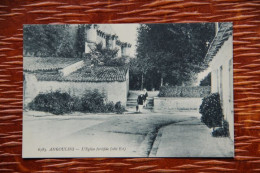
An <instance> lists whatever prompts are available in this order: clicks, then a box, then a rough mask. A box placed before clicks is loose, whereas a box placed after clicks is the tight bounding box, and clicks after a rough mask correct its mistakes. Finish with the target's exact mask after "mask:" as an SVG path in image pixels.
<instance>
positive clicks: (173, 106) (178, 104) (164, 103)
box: [154, 97, 202, 112]
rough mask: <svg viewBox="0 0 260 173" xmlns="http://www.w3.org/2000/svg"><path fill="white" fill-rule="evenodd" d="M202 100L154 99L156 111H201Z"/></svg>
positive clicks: (182, 98)
mask: <svg viewBox="0 0 260 173" xmlns="http://www.w3.org/2000/svg"><path fill="white" fill-rule="evenodd" d="M201 103H202V98H184V97H154V111H156V112H158V111H163V112H171V111H182V110H199V107H200V105H201Z"/></svg>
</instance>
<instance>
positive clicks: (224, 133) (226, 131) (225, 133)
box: [212, 120, 229, 137]
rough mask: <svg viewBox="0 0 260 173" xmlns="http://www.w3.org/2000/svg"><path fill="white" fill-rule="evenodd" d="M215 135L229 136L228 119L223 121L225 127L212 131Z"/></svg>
mask: <svg viewBox="0 0 260 173" xmlns="http://www.w3.org/2000/svg"><path fill="white" fill-rule="evenodd" d="M212 136H214V137H229V124H228V122H227V121H226V120H224V121H223V127H221V128H218V129H216V130H214V131H213V132H212Z"/></svg>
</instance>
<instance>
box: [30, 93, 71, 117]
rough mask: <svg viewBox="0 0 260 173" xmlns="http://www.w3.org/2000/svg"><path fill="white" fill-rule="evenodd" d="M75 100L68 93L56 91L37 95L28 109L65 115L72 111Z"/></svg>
mask: <svg viewBox="0 0 260 173" xmlns="http://www.w3.org/2000/svg"><path fill="white" fill-rule="evenodd" d="M73 105H74V103H73V98H72V97H71V96H70V95H69V94H68V93H62V92H60V91H55V92H51V93H46V94H39V95H37V96H36V97H35V98H34V100H33V101H32V102H31V103H29V105H28V107H29V108H30V109H32V110H36V111H44V112H50V113H53V114H56V115H58V114H64V113H69V112H71V111H72V108H73Z"/></svg>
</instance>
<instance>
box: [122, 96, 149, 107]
mask: <svg viewBox="0 0 260 173" xmlns="http://www.w3.org/2000/svg"><path fill="white" fill-rule="evenodd" d="M146 102H147V107H144V109H152V108H153V98H151V97H148V98H147V100H146ZM136 106H137V96H136V97H128V98H127V102H126V107H127V108H131V109H133V108H134V109H135V107H136Z"/></svg>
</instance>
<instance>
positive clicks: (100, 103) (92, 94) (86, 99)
mask: <svg viewBox="0 0 260 173" xmlns="http://www.w3.org/2000/svg"><path fill="white" fill-rule="evenodd" d="M105 99H106V96H105V94H104V93H100V92H99V91H98V90H97V89H95V90H93V91H90V90H88V91H86V93H85V94H84V95H83V96H82V98H81V104H82V111H83V112H104V111H105Z"/></svg>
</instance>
